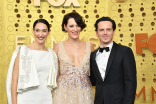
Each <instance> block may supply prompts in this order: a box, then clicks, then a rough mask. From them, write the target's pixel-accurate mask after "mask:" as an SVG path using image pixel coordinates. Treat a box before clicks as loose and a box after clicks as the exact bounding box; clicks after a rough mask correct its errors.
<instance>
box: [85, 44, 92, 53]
mask: <svg viewBox="0 0 156 104" xmlns="http://www.w3.org/2000/svg"><path fill="white" fill-rule="evenodd" d="M86 49H87V52H89V53H90V52H91V48H90V42H86Z"/></svg>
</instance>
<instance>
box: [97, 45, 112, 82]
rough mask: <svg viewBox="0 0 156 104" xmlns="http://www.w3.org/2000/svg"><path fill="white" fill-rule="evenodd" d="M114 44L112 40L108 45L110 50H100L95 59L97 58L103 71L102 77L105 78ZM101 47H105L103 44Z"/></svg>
mask: <svg viewBox="0 0 156 104" xmlns="http://www.w3.org/2000/svg"><path fill="white" fill-rule="evenodd" d="M112 46H113V42H111V43H110V44H109V45H108V46H106V47H109V51H108V52H106V50H103V52H102V53H101V52H99V50H98V51H97V53H96V58H95V60H96V63H97V66H98V68H99V71H100V73H101V77H102V79H103V80H104V78H105V73H106V68H107V62H108V58H109V55H110V52H111V49H112ZM100 48H103V46H101V45H100Z"/></svg>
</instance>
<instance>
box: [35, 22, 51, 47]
mask: <svg viewBox="0 0 156 104" xmlns="http://www.w3.org/2000/svg"><path fill="white" fill-rule="evenodd" d="M33 34H34V36H35V41H36V42H37V43H39V44H43V43H45V41H46V39H47V36H48V35H49V34H50V31H48V27H47V25H46V24H44V23H37V24H36V26H35V28H34V29H33Z"/></svg>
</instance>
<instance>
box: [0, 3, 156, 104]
mask: <svg viewBox="0 0 156 104" xmlns="http://www.w3.org/2000/svg"><path fill="white" fill-rule="evenodd" d="M155 5H156V0H1V1H0V104H7V96H6V86H5V85H6V76H7V72H8V66H9V63H10V59H11V56H12V54H13V52H14V50H15V48H16V46H17V45H21V44H26V45H28V44H30V43H32V42H33V41H34V36H33V34H32V27H33V22H34V21H35V20H36V19H39V18H44V19H46V20H47V21H48V22H49V23H50V27H51V28H50V29H51V33H50V35H49V36H48V38H47V41H46V47H47V48H53V46H54V45H55V44H56V43H58V42H61V41H64V40H66V39H67V38H68V35H67V34H66V33H64V32H62V30H61V23H62V19H63V16H64V15H65V14H67V13H70V12H72V11H76V12H78V13H79V14H80V15H82V16H83V17H84V19H85V22H86V24H87V27H86V28H85V29H84V30H83V31H82V32H81V34H80V39H81V40H83V41H89V42H91V43H93V45H94V48H95V49H96V48H98V47H99V40H98V38H97V37H96V32H95V28H94V23H95V21H96V20H97V19H98V18H100V17H102V16H109V17H111V18H112V19H114V20H115V21H116V24H117V29H116V32H115V36H114V39H113V40H114V41H115V42H117V43H118V44H121V45H126V46H128V47H130V48H131V49H132V50H133V52H134V55H135V60H136V65H137V91H136V100H135V104H154V103H156V7H155ZM93 89H95V88H94V87H93Z"/></svg>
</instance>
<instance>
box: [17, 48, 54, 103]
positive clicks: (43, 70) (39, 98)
mask: <svg viewBox="0 0 156 104" xmlns="http://www.w3.org/2000/svg"><path fill="white" fill-rule="evenodd" d="M30 52H31V54H32V56H33V59H34V62H35V66H36V70H37V74H38V78H39V83H40V85H39V86H38V87H37V88H33V89H29V90H27V91H25V92H23V93H18V95H17V102H18V103H17V104H52V94H51V90H50V89H48V88H47V76H48V74H49V71H50V68H51V65H52V64H51V61H50V55H49V52H48V51H39V50H30Z"/></svg>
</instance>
